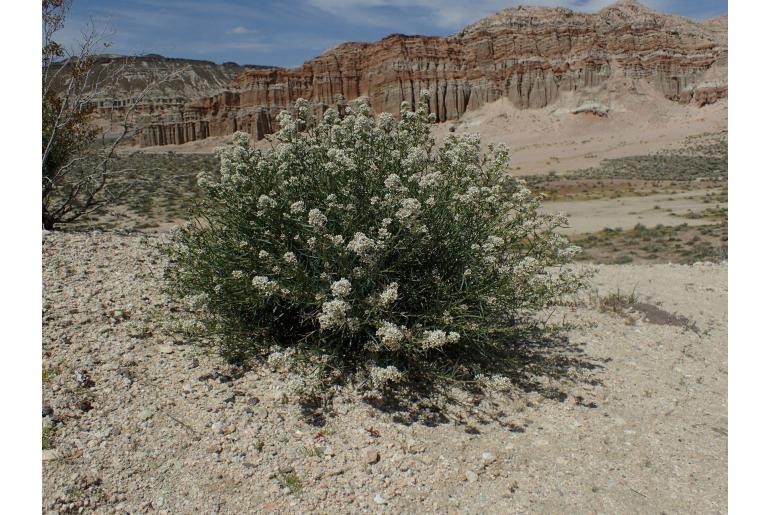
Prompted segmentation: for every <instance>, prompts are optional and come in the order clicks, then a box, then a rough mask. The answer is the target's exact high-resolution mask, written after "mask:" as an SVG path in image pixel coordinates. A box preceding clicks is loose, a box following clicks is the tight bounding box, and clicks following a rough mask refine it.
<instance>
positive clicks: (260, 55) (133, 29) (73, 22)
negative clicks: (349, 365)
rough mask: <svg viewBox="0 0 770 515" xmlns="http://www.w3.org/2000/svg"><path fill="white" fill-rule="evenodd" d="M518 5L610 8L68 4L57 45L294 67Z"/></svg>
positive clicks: (663, 7)
mask: <svg viewBox="0 0 770 515" xmlns="http://www.w3.org/2000/svg"><path fill="white" fill-rule="evenodd" d="M642 2H643V3H644V4H646V5H647V6H649V7H651V8H653V9H656V10H658V11H662V12H667V13H673V14H680V15H684V16H689V17H692V18H696V19H704V18H708V17H710V16H715V15H719V14H727V0H642ZM519 3H525V4H530V5H548V6H557V5H558V6H565V7H569V8H571V9H574V10H582V11H596V10H598V9H601V8H602V7H604V6H606V5H609V4H611V3H613V0H528V1H524V2H518V1H516V0H251V1H249V0H73V7H72V11H71V12H70V17H69V21H68V24H67V26H66V27H65V29H64V31H62V34H61V36H60V40H61V41H62V42H63V43H65V44H70V43H71V42H72V41H74V40H75V39H76V38H77V35H78V34H79V31H80V30H82V29H83V27H85V26H86V24H87V23H88V21H89V20H93V22H94V23H95V24H96V25H97V26H98V27H109V30H110V37H109V39H110V40H111V41H112V46H111V47H110V49H109V51H110V52H113V53H121V54H145V53H157V54H163V55H165V56H169V57H187V58H192V59H207V60H210V61H215V62H224V61H235V62H237V63H240V64H265V65H278V66H297V65H300V64H302V63H303V62H304V61H306V60H308V59H311V58H312V57H314V56H316V55H318V54H320V53H321V52H323V51H324V50H326V49H328V48H331V47H333V46H335V45H336V44H338V43H341V42H343V41H376V40H378V39H380V38H382V37H383V36H386V35H388V34H392V33H394V32H398V33H404V34H426V35H448V34H451V33H453V32H456V31H457V30H459V29H460V28H462V27H463V26H465V25H467V24H468V23H472V22H474V21H476V20H478V19H480V18H482V17H484V16H486V15H489V14H493V13H495V12H497V11H500V10H502V9H504V8H506V7H512V6H514V5H518V4H519Z"/></svg>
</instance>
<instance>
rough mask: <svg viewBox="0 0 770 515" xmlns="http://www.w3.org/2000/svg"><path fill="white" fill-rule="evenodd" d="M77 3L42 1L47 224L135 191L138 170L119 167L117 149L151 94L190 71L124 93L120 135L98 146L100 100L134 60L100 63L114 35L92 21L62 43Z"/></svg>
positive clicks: (56, 223) (61, 221) (90, 210)
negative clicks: (96, 110) (95, 116)
mask: <svg viewBox="0 0 770 515" xmlns="http://www.w3.org/2000/svg"><path fill="white" fill-rule="evenodd" d="M71 1H72V0H42V4H43V52H42V53H43V56H42V68H43V69H42V102H43V138H42V194H43V228H44V229H48V230H51V229H54V228H56V227H61V226H63V225H65V224H68V223H71V222H74V221H75V220H77V219H79V218H81V217H83V216H85V215H88V214H91V213H94V212H95V211H98V210H100V209H102V208H104V207H106V206H108V205H110V204H114V203H115V202H117V201H118V200H119V199H120V198H121V197H122V196H123V195H124V194H125V193H126V192H127V191H128V190H129V189H130V186H131V182H132V181H131V179H130V176H131V174H132V173H133V172H135V170H132V169H125V168H124V169H118V168H116V167H115V162H116V160H115V157H116V150H117V148H118V146H119V145H120V144H121V142H123V141H124V140H126V139H127V138H129V137H130V136H132V135H133V130H134V124H133V120H134V116H135V113H136V110H137V107H138V106H139V105H140V104H141V103H142V102H143V101H144V100H145V98H146V97H147V95H148V93H150V92H151V91H153V89H155V88H156V87H158V86H159V85H160V84H161V83H163V82H166V81H168V80H171V79H172V78H174V77H177V76H178V75H179V74H181V73H183V71H184V70H179V71H177V72H175V73H173V74H164V75H159V76H153V77H151V79H150V80H148V81H147V83H146V85H145V87H144V88H143V89H142V90H141V91H139V92H137V93H135V94H131V95H130V96H129V98H127V99H125V105H124V106H122V109H121V119H120V122H119V127H120V128H119V130H118V132H117V135H115V136H114V137H113V138H112V139H111V141H109V142H108V143H107V144H99V132H100V131H99V129H98V128H97V127H96V126H95V125H94V124H93V123H92V122H93V112H94V108H95V103H96V101H97V100H98V99H103V98H109V97H110V96H113V93H114V92H115V91H117V85H118V81H119V80H120V78H121V77H123V76H124V75H125V73H126V71H127V70H128V69H129V68H130V67H131V66H132V64H133V62H134V60H135V58H132V57H123V58H119V59H117V60H116V63H117V66H101V65H100V64H99V60H98V52H97V51H98V50H100V49H102V50H103V49H104V48H108V47H109V45H110V44H109V42H108V40H107V37H108V36H109V34H108V32H107V31H99V30H97V27H96V25H95V24H94V23H93V22H91V23H90V24H89V25H88V27H87V28H86V29H85V30H84V31H83V32H82V33H81V38H80V41H79V43H77V44H75V45H74V47H72V48H66V47H65V46H64V45H61V44H59V43H58V42H56V41H55V37H56V35H57V34H58V33H60V31H61V29H62V28H63V27H64V22H65V20H66V17H67V14H68V13H69V10H70V7H71ZM103 141H104V140H103V139H102V142H103ZM116 178H120V180H119V181H116V180H114V179H116Z"/></svg>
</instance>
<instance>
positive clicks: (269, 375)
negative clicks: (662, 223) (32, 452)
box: [42, 234, 727, 514]
mask: <svg viewBox="0 0 770 515" xmlns="http://www.w3.org/2000/svg"><path fill="white" fill-rule="evenodd" d="M154 241H156V239H155V238H154V237H152V238H146V237H142V236H120V235H115V234H49V235H47V236H46V237H45V238H44V241H43V263H44V264H43V285H44V291H43V302H44V312H43V366H44V369H45V370H46V371H47V372H45V374H44V386H43V405H44V406H43V409H44V417H43V423H44V426H46V427H48V426H51V425H52V427H53V429H51V430H50V431H49V433H48V434H49V437H50V445H51V447H52V448H51V449H50V450H47V451H44V455H43V460H44V463H43V485H44V486H43V496H42V497H43V498H42V505H43V512H49V511H57V512H60V513H67V512H75V513H77V512H78V511H79V509H80V508H81V507H82V508H83V510H82V512H84V513H91V512H95V513H124V512H126V511H128V512H132V513H203V512H205V513H217V512H218V513H238V514H240V513H272V512H275V513H292V512H296V513H311V512H312V513H323V512H327V513H331V512H334V513H367V512H382V513H424V512H431V513H532V512H535V513H595V512H604V513H662V512H666V513H714V512H720V513H721V512H726V511H727V317H726V311H727V309H726V302H727V265H726V264H722V265H702V266H701V265H696V266H675V265H652V266H629V265H624V266H602V267H600V268H599V274H598V276H597V277H596V280H595V285H596V287H597V288H598V289H599V291H600V292H603V293H607V292H610V291H615V290H616V289H617V288H620V289H621V290H622V291H625V292H630V291H631V290H632V289H634V288H635V289H636V292H637V293H638V294H640V295H641V297H642V300H645V301H648V302H649V303H650V305H654V304H656V303H660V306H659V309H661V310H665V311H666V312H670V313H676V314H679V315H682V316H685V317H687V318H688V319H689V320H690V321H691V322H693V323H694V324H695V328H696V329H695V330H693V329H688V328H685V327H678V326H672V325H657V324H656V323H651V322H647V321H643V320H640V321H638V322H636V323H633V324H632V323H630V322H629V321H628V320H627V319H626V318H625V317H623V316H618V315H611V314H605V313H600V312H599V311H598V310H597V309H596V308H594V307H590V306H588V305H587V306H585V307H580V308H576V309H575V310H564V311H563V312H562V313H557V316H561V315H565V316H567V317H568V319H570V320H573V321H575V322H577V323H580V324H581V326H582V328H581V329H575V330H573V331H572V332H571V333H570V335H569V337H570V342H571V344H572V345H573V346H574V347H575V352H574V353H573V354H572V355H571V358H570V359H571V360H572V361H571V363H572V364H573V365H575V366H576V367H577V369H578V370H582V372H583V373H584V374H583V380H581V381H578V382H577V383H575V384H559V383H553V384H546V385H540V386H539V387H537V388H533V389H532V391H529V392H519V393H516V394H514V395H507V396H499V397H494V398H487V399H473V398H469V397H467V396H459V397H458V398H457V401H456V403H455V404H454V405H451V406H448V407H446V408H445V409H443V410H438V411H430V410H429V409H427V408H422V409H421V408H419V407H417V406H412V407H411V408H410V410H407V411H403V412H395V413H394V412H390V413H388V412H384V411H381V410H379V409H377V408H374V407H372V406H370V405H368V404H366V403H363V402H361V401H359V400H356V399H355V398H352V397H349V396H347V395H345V394H343V395H341V396H340V397H339V398H338V399H337V400H336V401H335V403H334V409H335V411H334V413H333V414H332V415H331V416H329V417H327V418H326V420H325V425H324V426H323V427H320V426H318V425H313V423H318V422H319V421H318V420H317V419H316V420H313V419H308V418H307V417H304V416H303V414H302V412H301V410H300V408H299V407H297V406H296V405H295V404H294V403H292V400H291V398H290V397H288V398H287V396H286V395H287V394H286V392H285V391H284V388H285V384H286V378H285V377H283V376H281V375H280V374H278V373H277V372H271V371H269V370H266V369H257V370H252V371H249V372H246V373H245V374H243V375H238V374H233V373H232V371H231V370H230V369H228V368H227V367H226V366H225V365H224V364H223V363H222V361H221V360H220V359H219V358H218V357H217V356H214V355H209V354H206V353H205V352H203V351H202V350H201V348H200V347H197V346H195V345H192V344H191V342H189V341H187V340H185V339H179V338H175V337H173V336H170V335H169V334H168V333H167V332H166V331H165V330H164V329H163V328H162V322H163V320H164V319H167V318H168V317H169V311H170V309H171V308H172V306H173V304H172V303H171V302H170V301H169V299H168V298H166V297H165V296H164V295H163V294H162V293H161V291H160V288H159V286H160V282H159V276H160V273H161V271H160V265H161V262H160V260H159V258H158V257H157V254H156V253H155V252H154V251H153V250H152V249H151V248H150V244H152V243H153V242H154ZM646 309H647V310H648V311H649V313H651V317H652V319H653V321H655V322H666V321H668V322H671V320H673V317H666V316H659V315H660V313H659V312H656V311H655V310H654V309H652V308H649V307H648V308H646ZM677 320H679V319H677ZM554 363H555V364H558V363H562V364H563V361H562V362H554ZM589 367H595V368H593V369H589ZM543 386H546V387H545V388H544V387H543ZM287 400H288V402H287ZM367 447H371V449H369V453H368V455H367V453H365V452H364V449H365V448H367ZM374 453H376V456H375V454H374ZM375 460H376V463H372V464H370V463H368V462H369V461H375Z"/></svg>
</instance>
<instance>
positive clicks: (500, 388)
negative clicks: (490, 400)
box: [475, 374, 513, 392]
mask: <svg viewBox="0 0 770 515" xmlns="http://www.w3.org/2000/svg"><path fill="white" fill-rule="evenodd" d="M475 379H476V382H477V383H478V385H479V386H480V387H481V388H483V389H484V390H487V391H490V392H504V391H508V390H510V389H511V388H512V387H513V384H512V383H511V380H510V379H509V378H507V377H505V376H501V375H498V374H495V375H491V376H489V375H486V374H477V375H476V377H475Z"/></svg>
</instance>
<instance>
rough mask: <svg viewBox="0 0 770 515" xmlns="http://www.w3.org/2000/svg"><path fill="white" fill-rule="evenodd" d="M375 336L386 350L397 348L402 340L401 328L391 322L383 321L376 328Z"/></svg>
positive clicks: (402, 332)
mask: <svg viewBox="0 0 770 515" xmlns="http://www.w3.org/2000/svg"><path fill="white" fill-rule="evenodd" d="M377 336H378V337H379V339H380V341H381V342H382V344H383V345H384V346H385V347H386V348H387V349H388V350H396V349H398V348H399V347H400V346H401V342H402V341H404V331H403V329H402V328H400V327H398V326H397V325H396V324H394V323H391V322H383V323H382V325H381V326H380V327H379V329H377Z"/></svg>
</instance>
